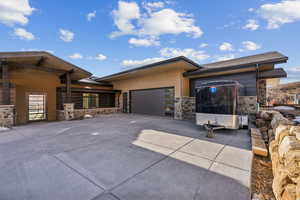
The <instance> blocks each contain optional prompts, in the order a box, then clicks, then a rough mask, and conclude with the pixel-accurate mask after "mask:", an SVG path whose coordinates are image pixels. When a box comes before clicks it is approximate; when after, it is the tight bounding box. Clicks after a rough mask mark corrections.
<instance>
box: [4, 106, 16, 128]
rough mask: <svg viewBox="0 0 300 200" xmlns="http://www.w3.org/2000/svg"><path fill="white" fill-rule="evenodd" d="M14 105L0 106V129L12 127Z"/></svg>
mask: <svg viewBox="0 0 300 200" xmlns="http://www.w3.org/2000/svg"><path fill="white" fill-rule="evenodd" d="M14 109H15V106H14V105H0V127H8V128H10V127H12V126H13V125H14V122H15V118H14Z"/></svg>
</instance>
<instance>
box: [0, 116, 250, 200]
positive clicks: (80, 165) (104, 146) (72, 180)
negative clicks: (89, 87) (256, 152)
mask: <svg viewBox="0 0 300 200" xmlns="http://www.w3.org/2000/svg"><path fill="white" fill-rule="evenodd" d="M205 134H206V133H205V131H203V130H201V129H200V128H199V127H197V126H195V125H194V123H192V122H186V121H177V120H172V119H168V118H161V117H151V116H141V115H125V114H115V115H106V116H102V117H98V118H94V119H89V120H82V121H68V122H53V123H37V124H31V125H26V126H19V127H16V128H14V129H13V130H11V131H9V132H4V133H3V132H2V133H0V199H1V200H14V199H16V200H19V199H26V200H27V199H28V200H31V199H33V200H35V199H36V200H39V199H43V200H47V199H49V200H53V199H55V200H60V199H61V200H92V199H93V200H120V199H121V200H135V199H137V200H143V199H145V200H146V199H147V200H151V199H153V200H158V199H164V200H168V199H170V200H176V199H178V200H183V199H191V200H194V199H195V200H204V199H205V200H210V199H212V200H215V199H218V200H221V199H224V200H225V199H228V200H235V199H237V200H244V199H245V200H246V199H250V194H249V186H250V182H249V181H250V168H251V160H252V153H251V151H250V150H249V149H250V138H249V136H248V134H247V131H246V130H239V131H220V132H218V133H217V134H216V137H215V138H213V139H209V138H206V137H205Z"/></svg>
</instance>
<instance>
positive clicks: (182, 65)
mask: <svg viewBox="0 0 300 200" xmlns="http://www.w3.org/2000/svg"><path fill="white" fill-rule="evenodd" d="M201 67H202V66H200V65H199V64H197V63H195V62H193V61H192V60H190V59H188V58H186V57H184V56H180V57H176V58H171V59H167V60H163V61H160V62H156V63H152V64H149V65H144V66H142V67H137V68H134V69H130V70H126V71H123V72H119V73H116V74H112V75H109V76H105V77H101V78H98V79H96V81H115V80H120V79H127V78H131V77H136V76H139V75H144V74H147V73H159V72H163V71H168V70H174V69H183V70H186V71H189V70H196V69H199V68H201Z"/></svg>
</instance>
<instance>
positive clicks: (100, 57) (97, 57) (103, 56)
mask: <svg viewBox="0 0 300 200" xmlns="http://www.w3.org/2000/svg"><path fill="white" fill-rule="evenodd" d="M106 58H107V57H106V56H105V55H103V54H98V55H97V56H96V57H95V59H96V60H101V61H102V60H106Z"/></svg>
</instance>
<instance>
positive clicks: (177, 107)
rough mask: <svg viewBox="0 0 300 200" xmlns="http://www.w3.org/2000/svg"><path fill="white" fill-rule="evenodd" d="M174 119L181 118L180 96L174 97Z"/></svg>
mask: <svg viewBox="0 0 300 200" xmlns="http://www.w3.org/2000/svg"><path fill="white" fill-rule="evenodd" d="M174 119H179V120H182V97H175V109H174Z"/></svg>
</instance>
